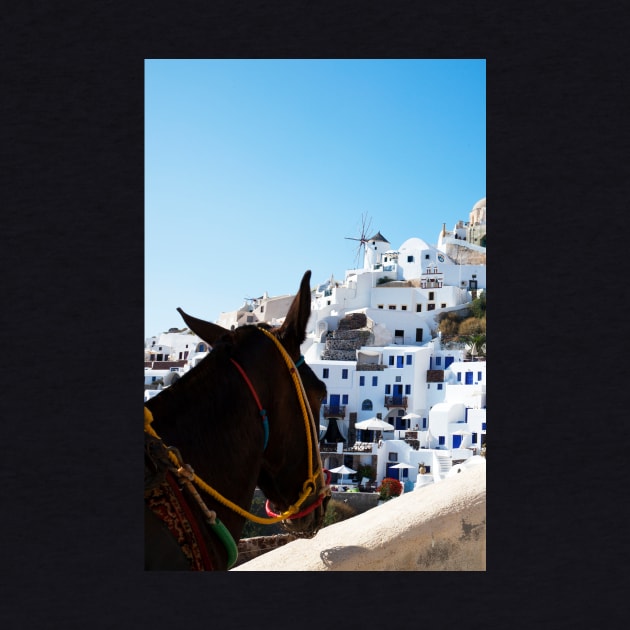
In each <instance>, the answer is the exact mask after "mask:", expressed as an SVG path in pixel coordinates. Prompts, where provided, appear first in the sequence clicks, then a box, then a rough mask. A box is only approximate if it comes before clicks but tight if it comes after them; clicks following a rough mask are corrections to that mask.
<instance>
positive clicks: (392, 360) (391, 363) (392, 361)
mask: <svg viewBox="0 0 630 630" xmlns="http://www.w3.org/2000/svg"><path fill="white" fill-rule="evenodd" d="M389 364H390V365H394V357H389Z"/></svg>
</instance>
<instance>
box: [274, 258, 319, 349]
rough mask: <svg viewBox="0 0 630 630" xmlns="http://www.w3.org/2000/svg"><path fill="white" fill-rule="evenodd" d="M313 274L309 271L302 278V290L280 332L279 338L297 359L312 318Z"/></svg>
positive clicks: (294, 300)
mask: <svg viewBox="0 0 630 630" xmlns="http://www.w3.org/2000/svg"><path fill="white" fill-rule="evenodd" d="M310 280H311V272H310V270H309V271H307V272H306V273H305V274H304V276H303V277H302V282H301V283H300V290H299V291H298V293H297V295H296V296H295V298H293V302H292V303H291V306H290V307H289V312H288V313H287V316H286V318H285V320H284V323H283V324H282V326H281V328H280V330H279V331H278V338H279V339H281V340H282V343H283V344H284V347H285V348H286V349H287V351H288V352H289V354H291V355H292V356H294V357H296V358H297V356H298V355H299V354H300V345H301V344H302V342H303V341H304V339H305V338H306V324H307V323H308V318H309V317H310V316H311V285H310Z"/></svg>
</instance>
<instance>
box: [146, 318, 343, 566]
mask: <svg viewBox="0 0 630 630" xmlns="http://www.w3.org/2000/svg"><path fill="white" fill-rule="evenodd" d="M257 330H259V331H260V332H262V333H263V334H264V335H266V336H267V337H268V338H269V339H271V340H272V341H273V343H274V344H275V346H276V348H277V349H278V350H279V352H280V354H281V356H282V358H283V360H284V362H285V364H286V366H287V368H288V370H289V373H290V375H291V379H292V381H293V384H294V387H295V391H296V393H297V397H298V400H299V402H300V408H301V411H302V417H303V419H304V427H305V431H306V445H307V454H308V469H307V478H306V481H305V482H304V483H303V484H302V489H301V491H300V494H299V496H298V499H297V501H296V502H295V503H293V504H292V505H290V506H289V507H288V508H287V509H286V510H285V511H284V512H282V513H280V514H276V513H274V512H273V511H272V509H271V507H270V504H269V500H267V502H266V504H265V510H266V512H267V514H268V515H269V518H264V517H260V516H256V515H255V514H252V513H251V512H248V511H247V510H244V509H243V508H241V507H240V506H239V505H236V504H235V503H233V502H232V501H230V500H229V499H227V498H226V497H224V496H223V495H222V494H221V493H219V492H218V491H217V490H215V489H214V488H212V487H211V486H210V485H208V484H207V483H206V482H205V481H204V480H203V479H201V478H200V477H198V476H197V475H196V474H195V472H194V470H193V469H192V467H191V466H190V465H189V464H185V463H184V461H183V459H182V457H181V455H180V453H179V451H178V450H177V448H175V447H166V449H167V452H168V457H169V459H170V460H171V462H172V463H173V464H174V465H175V467H176V470H175V473H176V474H177V475H178V476H179V477H180V479H181V480H182V481H183V483H184V485H186V487H187V488H188V490H189V491H190V492H191V494H192V495H193V497H194V498H195V500H196V501H197V503H198V504H199V506H200V507H201V510H202V512H203V513H204V515H205V516H206V521H207V522H208V524H210V526H211V527H212V529H213V531H215V533H216V534H217V535H218V536H219V538H220V539H221V541H222V542H223V544H224V546H225V547H226V549H227V550H228V568H230V566H232V565H233V564H234V562H235V561H236V557H237V553H238V552H237V549H236V543H235V542H234V539H233V538H232V536H231V534H230V533H229V531H228V530H227V528H226V527H225V526H224V525H223V524H222V523H221V521H220V520H219V519H218V518H217V516H216V513H215V512H214V511H212V510H209V509H208V507H207V506H206V505H205V503H204V501H203V499H202V498H201V496H200V495H199V493H198V492H197V490H196V489H195V487H194V486H193V483H192V482H194V484H195V485H197V486H198V487H199V488H201V489H202V490H203V491H204V492H206V493H207V494H209V495H210V496H211V497H213V498H214V499H216V500H217V501H219V503H222V504H223V505H225V506H226V507H227V508H229V509H230V510H232V511H234V512H236V513H237V514H239V515H240V516H243V517H244V518H246V519H248V520H250V521H254V522H255V523H261V524H268V525H270V524H272V523H277V522H279V521H284V520H293V519H297V518H302V517H304V516H306V515H307V514H309V513H310V512H312V511H313V510H315V509H317V508H318V507H319V506H320V505H321V504H322V502H323V501H324V498H325V497H326V494H327V493H326V488H327V487H328V484H330V479H331V475H330V472H329V471H327V470H322V469H321V468H320V467H319V466H318V467H316V468H315V469H313V440H314V437H313V436H314V434H313V432H314V430H315V427H316V425H315V420H314V418H313V412H312V410H311V407H310V405H309V403H308V398H307V396H306V391H305V389H304V384H303V383H302V379H301V378H300V375H299V373H298V370H297V368H298V366H299V365H301V364H302V363H303V361H304V357H303V356H300V358H299V359H298V361H297V362H295V363H294V362H293V360H292V359H291V357H290V356H289V354H288V352H287V351H286V350H285V348H284V346H283V345H282V344H281V343H280V341H278V339H277V338H276V337H275V335H273V334H272V333H271V332H269V331H268V330H266V329H264V328H258V329H257ZM231 361H232V363H233V364H234V365H235V367H236V368H237V370H238V371H239V373H240V374H241V376H242V377H243V379H244V380H245V383H246V384H247V386H248V388H249V390H250V392H251V393H252V395H253V397H254V400H255V401H256V405H257V406H258V411H259V414H260V416H261V417H262V422H263V430H264V444H263V450H264V449H265V448H266V447H267V441H268V437H269V421H268V417H267V411H266V410H265V409H264V408H263V406H262V404H261V403H260V399H259V397H258V394H257V393H256V390H255V388H254V386H253V384H252V382H251V380H250V379H249V377H248V376H247V373H246V372H245V370H244V369H243V368H242V367H241V366H240V365H239V363H238V362H237V361H236V360H235V359H231ZM152 422H153V415H152V414H151V412H150V411H149V410H148V409H147V408H146V406H145V408H144V431H145V433H148V434H149V435H151V436H152V437H153V438H156V439H158V440H160V441H161V438H160V437H159V436H158V435H157V433H156V432H155V430H154V429H153V427H152V426H151V423H152ZM319 463H321V462H319ZM323 473H326V475H325V477H326V485H325V486H324V487H323V488H322V490H321V491H320V494H319V496H318V498H317V500H316V501H314V502H313V503H312V504H311V505H309V506H308V507H307V508H305V509H303V510H300V508H301V507H302V505H303V504H304V502H305V501H306V499H307V498H308V497H309V496H310V495H312V494H314V493H315V491H316V488H317V479H318V477H319V475H320V474H323Z"/></svg>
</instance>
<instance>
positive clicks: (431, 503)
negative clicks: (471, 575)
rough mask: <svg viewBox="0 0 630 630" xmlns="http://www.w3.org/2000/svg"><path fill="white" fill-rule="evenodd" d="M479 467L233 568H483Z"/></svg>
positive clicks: (483, 511)
mask: <svg viewBox="0 0 630 630" xmlns="http://www.w3.org/2000/svg"><path fill="white" fill-rule="evenodd" d="M485 570H486V464H485V460H484V462H483V463H479V464H477V465H475V466H471V467H470V468H467V469H462V470H461V473H460V474H455V475H453V476H449V477H447V478H446V479H444V480H443V481H440V482H439V483H435V484H431V485H428V486H425V487H423V488H419V489H416V490H413V491H412V492H408V493H405V494H403V495H402V496H400V497H397V498H395V499H392V500H390V501H387V502H386V503H384V504H382V505H378V506H377V507H376V508H374V509H370V510H367V511H366V512H364V513H363V514H359V515H357V516H355V517H353V518H351V519H348V520H346V521H342V522H340V523H335V524H334V525H329V526H328V527H325V528H324V529H322V530H321V531H320V532H318V534H317V535H316V536H315V537H314V538H312V539H298V540H294V541H292V542H289V543H287V544H285V545H283V546H282V547H280V548H278V549H274V550H273V551H269V552H268V553H265V554H264V555H261V556H259V557H257V558H255V559H253V560H251V561H249V562H245V563H244V564H242V565H240V566H239V567H235V568H233V569H232V571H485Z"/></svg>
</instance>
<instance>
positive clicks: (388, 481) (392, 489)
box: [378, 477, 403, 501]
mask: <svg viewBox="0 0 630 630" xmlns="http://www.w3.org/2000/svg"><path fill="white" fill-rule="evenodd" d="M402 490H403V488H402V484H401V483H400V481H398V479H393V478H392V477H385V479H383V481H382V482H381V485H380V486H379V488H378V492H379V496H380V499H381V501H389V499H393V498H394V497H398V496H400V495H401V494H402Z"/></svg>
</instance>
